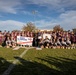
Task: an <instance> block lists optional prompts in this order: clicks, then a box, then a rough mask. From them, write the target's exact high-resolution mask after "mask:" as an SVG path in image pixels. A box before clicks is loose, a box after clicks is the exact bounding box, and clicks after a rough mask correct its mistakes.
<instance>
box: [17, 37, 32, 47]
mask: <svg viewBox="0 0 76 75" xmlns="http://www.w3.org/2000/svg"><path fill="white" fill-rule="evenodd" d="M32 41H33V38H32V37H23V36H17V44H19V45H28V46H32Z"/></svg>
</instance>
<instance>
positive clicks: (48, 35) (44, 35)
mask: <svg viewBox="0 0 76 75" xmlns="http://www.w3.org/2000/svg"><path fill="white" fill-rule="evenodd" d="M46 36H47V37H48V38H49V39H51V35H50V34H47V33H46V34H43V39H45V37H46Z"/></svg>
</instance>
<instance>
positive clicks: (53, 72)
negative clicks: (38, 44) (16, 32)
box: [0, 48, 76, 75]
mask: <svg viewBox="0 0 76 75" xmlns="http://www.w3.org/2000/svg"><path fill="white" fill-rule="evenodd" d="M2 49H3V51H2V50H1V48H0V50H1V51H0V56H1V58H3V59H5V60H6V62H7V65H6V64H5V65H4V63H3V62H1V64H2V66H4V67H5V66H8V65H9V64H10V62H8V61H7V59H11V58H12V59H19V62H18V63H17V65H16V66H15V68H14V69H13V70H12V71H11V73H10V75H76V50H75V49H43V50H36V49H30V50H29V51H27V53H26V54H25V55H24V56H23V57H22V58H20V57H19V55H20V54H21V53H22V52H23V51H24V49H20V50H17V51H13V50H11V49H6V48H2ZM6 52H7V53H8V54H9V56H10V57H9V56H8V55H7V56H6V55H5V53H6ZM11 53H12V54H11ZM15 55H17V56H15ZM14 56H15V57H14ZM0 69H3V68H0ZM0 72H1V71H0ZM2 72H3V71H2ZM2 72H1V73H2Z"/></svg>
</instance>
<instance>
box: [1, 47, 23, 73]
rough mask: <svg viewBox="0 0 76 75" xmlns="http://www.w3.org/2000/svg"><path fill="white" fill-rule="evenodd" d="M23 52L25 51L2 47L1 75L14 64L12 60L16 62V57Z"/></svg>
mask: <svg viewBox="0 0 76 75" xmlns="http://www.w3.org/2000/svg"><path fill="white" fill-rule="evenodd" d="M23 51H24V49H19V50H13V49H12V48H3V47H0V74H1V73H3V72H4V71H5V70H6V69H7V68H8V66H9V65H10V64H11V63H12V62H13V61H10V60H15V57H17V56H19V55H20V54H21V53H22V52H23ZM8 61H9V62H8Z"/></svg>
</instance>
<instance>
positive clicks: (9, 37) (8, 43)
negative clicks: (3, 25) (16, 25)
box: [0, 31, 33, 48]
mask: <svg viewBox="0 0 76 75" xmlns="http://www.w3.org/2000/svg"><path fill="white" fill-rule="evenodd" d="M17 36H23V37H33V33H32V32H26V31H12V32H9V31H8V32H6V31H4V32H2V31H0V45H1V46H3V47H7V48H9V47H16V46H17V45H18V44H17Z"/></svg>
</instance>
